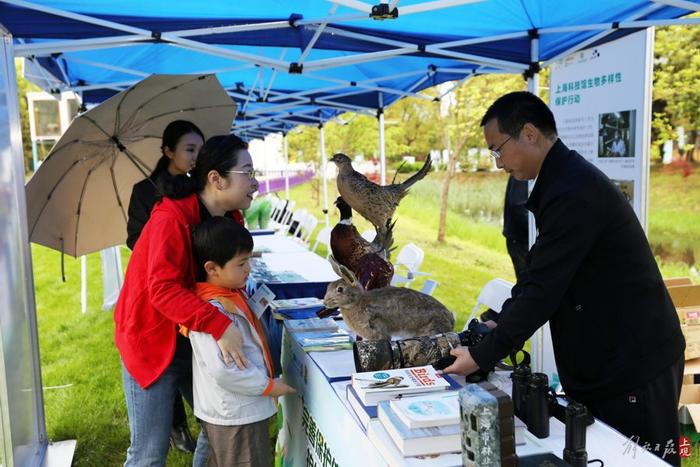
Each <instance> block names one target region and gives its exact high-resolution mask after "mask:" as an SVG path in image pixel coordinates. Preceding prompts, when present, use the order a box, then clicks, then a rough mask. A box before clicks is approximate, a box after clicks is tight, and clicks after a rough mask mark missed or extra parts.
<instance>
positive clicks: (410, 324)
mask: <svg viewBox="0 0 700 467" xmlns="http://www.w3.org/2000/svg"><path fill="white" fill-rule="evenodd" d="M329 261H330V262H331V265H332V266H333V269H334V270H335V272H336V273H337V274H338V275H339V276H340V277H341V279H339V280H337V281H335V282H331V283H330V284H328V289H327V290H326V296H325V297H323V303H324V305H326V306H327V307H328V308H335V307H338V308H340V311H341V312H342V313H343V320H344V321H345V322H346V323H347V324H348V326H349V327H350V329H352V330H353V331H354V332H355V333H356V334H357V335H359V336H361V337H363V338H365V339H390V338H391V336H392V335H396V336H399V335H400V336H401V337H414V336H428V335H433V334H438V333H442V332H449V331H453V330H454V325H455V317H454V315H453V314H452V312H451V311H450V310H448V309H447V308H445V306H444V305H443V304H442V303H440V302H439V301H437V300H436V299H434V298H433V297H431V296H430V295H426V294H423V293H421V292H419V291H417V290H412V289H408V288H403V287H383V288H380V289H373V290H367V291H365V290H364V289H363V288H362V285H360V283H359V282H358V280H357V278H356V277H355V275H354V274H353V273H352V271H350V270H349V269H348V268H346V267H345V266H343V265H341V264H339V263H338V262H337V261H336V260H335V258H333V256H332V255H331V256H330V257H329Z"/></svg>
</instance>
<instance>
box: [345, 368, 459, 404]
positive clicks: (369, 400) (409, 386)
mask: <svg viewBox="0 0 700 467" xmlns="http://www.w3.org/2000/svg"><path fill="white" fill-rule="evenodd" d="M352 386H353V388H355V391H356V392H357V395H358V396H359V397H360V400H361V401H362V402H363V403H364V404H366V405H373V404H376V403H377V402H379V401H383V400H388V399H391V398H393V397H395V396H397V395H399V394H410V393H417V392H430V391H440V390H445V389H447V388H449V387H450V383H449V382H448V381H447V380H446V379H445V378H443V377H442V376H440V375H438V374H437V373H436V372H435V369H434V368H433V367H432V365H427V366H419V367H413V368H398V369H392V370H381V371H366V372H363V373H355V374H353V375H352Z"/></svg>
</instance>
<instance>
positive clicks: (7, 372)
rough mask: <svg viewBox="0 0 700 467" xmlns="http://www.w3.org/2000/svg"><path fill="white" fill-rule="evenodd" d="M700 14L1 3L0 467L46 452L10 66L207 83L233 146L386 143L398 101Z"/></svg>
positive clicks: (444, 1)
mask: <svg viewBox="0 0 700 467" xmlns="http://www.w3.org/2000/svg"><path fill="white" fill-rule="evenodd" d="M375 1H379V0H375ZM694 11H700V2H699V1H698V0H692V1H689V0H621V1H618V2H609V1H607V0H588V1H586V2H578V1H574V0H529V1H528V0H525V1H512V0H484V1H475V0H435V1H427V0H401V1H399V0H383V1H382V3H378V4H376V5H373V4H370V3H367V2H365V1H359V0H331V1H325V0H295V1H293V2H292V1H284V0H257V1H255V2H229V1H223V0H212V1H209V2H207V3H206V5H202V4H197V3H196V2H190V1H181V0H178V1H170V2H164V1H148V2H144V1H143V0H139V1H137V0H121V1H119V2H113V1H111V0H93V1H82V2H75V1H59V0H57V1H51V0H36V1H34V2H26V1H21V0H0V27H1V28H2V34H3V39H4V40H3V41H2V42H1V43H0V52H1V53H0V57H2V60H0V141H2V144H0V156H1V157H0V167H2V171H0V206H2V208H0V218H1V222H0V225H1V226H2V227H3V235H0V265H2V268H0V286H2V287H3V290H4V292H3V294H0V322H2V327H1V329H2V331H0V337H2V341H3V346H2V347H0V352H2V350H1V349H3V348H4V349H10V348H11V349H12V355H11V356H10V355H7V354H5V353H0V357H1V358H0V371H2V373H3V376H4V378H3V379H2V383H0V401H2V405H0V423H2V431H3V433H4V437H5V439H4V441H5V442H4V443H3V444H2V447H0V462H2V460H3V459H4V461H5V463H6V464H7V465H39V464H40V463H41V462H42V460H43V459H44V458H45V457H46V452H47V441H46V433H45V427H44V425H45V423H44V415H43V398H42V395H41V378H40V371H39V365H38V358H37V352H38V350H37V349H38V345H37V333H36V316H35V310H34V302H33V296H34V295H33V285H32V272H31V261H30V257H29V249H28V240H27V227H26V215H25V212H26V208H25V199H24V190H23V188H24V178H23V167H22V162H21V161H22V157H21V144H20V141H19V139H20V137H19V135H20V130H19V117H18V107H17V101H16V96H17V94H16V82H15V76H14V67H13V58H14V57H25V58H27V59H29V61H30V65H31V66H30V67H29V69H30V71H31V74H32V79H33V80H34V81H35V82H37V83H38V84H39V85H40V86H41V87H42V88H44V89H46V90H48V91H53V92H56V91H63V90H73V91H76V92H77V93H78V94H79V95H81V96H82V99H83V101H84V102H85V103H98V102H101V101H102V100H104V99H106V98H107V97H109V96H110V95H112V94H114V93H115V92H118V91H120V90H122V89H124V88H126V87H128V86H129V85H131V84H133V83H134V82H136V81H138V80H140V79H141V78H143V77H145V76H147V75H149V74H151V73H216V74H217V76H218V78H219V80H220V81H221V83H222V84H223V85H224V87H225V88H226V89H227V91H228V93H229V95H230V96H231V98H232V99H234V100H236V102H237V103H238V116H237V118H236V121H235V124H234V128H233V130H234V131H235V132H236V133H238V134H240V135H241V136H243V137H247V138H254V137H263V136H264V135H266V134H268V133H271V132H282V133H285V132H287V131H289V130H290V129H291V128H293V127H294V126H297V125H300V124H312V125H318V126H320V127H322V125H323V123H324V122H327V121H328V120H330V119H332V118H334V117H336V116H337V115H338V114H339V113H341V112H345V111H355V112H360V113H368V114H373V115H375V114H376V115H377V116H378V120H379V125H380V140H382V139H383V131H382V129H383V113H382V110H383V109H384V108H385V107H387V106H389V105H391V104H392V103H393V102H395V101H396V100H398V99H400V98H402V97H406V96H414V97H418V98H427V99H430V98H429V97H426V96H424V95H422V94H420V91H421V90H423V89H425V88H428V87H431V86H434V85H436V84H439V83H442V82H446V81H456V82H457V83H460V82H462V81H464V80H466V79H468V78H469V77H471V76H474V75H478V74H484V73H499V72H500V73H503V72H507V73H524V75H525V76H526V77H527V78H528V79H529V83H530V84H529V86H530V89H531V90H532V91H535V92H536V90H537V76H538V74H537V73H538V71H539V69H540V67H542V66H546V65H547V64H549V63H551V62H553V61H556V60H558V59H560V58H562V57H564V56H566V55H568V54H570V53H571V52H573V51H575V50H578V49H581V48H584V47H588V46H591V45H595V44H598V43H601V42H605V41H608V40H612V39H615V38H617V37H619V36H621V35H624V34H627V33H630V32H633V31H635V30H638V29H640V28H646V27H649V26H653V25H667V24H697V23H698V22H700V19H698V18H682V17H683V16H685V15H687V14H688V13H691V12H694ZM322 136H323V133H322V129H321V137H322ZM382 146H383V145H382V144H380V151H383V147H382ZM380 154H382V156H383V152H380ZM324 160H325V157H324ZM28 387H29V388H32V389H33V390H31V391H25V390H24V388H28Z"/></svg>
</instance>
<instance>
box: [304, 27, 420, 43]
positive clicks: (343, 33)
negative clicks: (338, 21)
mask: <svg viewBox="0 0 700 467" xmlns="http://www.w3.org/2000/svg"><path fill="white" fill-rule="evenodd" d="M310 27H311V28H313V27H315V26H310ZM326 32H327V33H329V34H333V35H334V36H342V37H348V38H350V39H357V40H360V41H364V42H371V43H374V44H382V45H383V46H385V47H386V46H387V45H391V46H394V47H415V48H418V44H413V43H411V42H405V41H397V40H394V39H384V38H382V37H377V36H370V35H369V34H361V33H357V32H350V31H346V30H344V29H339V28H334V27H332V26H330V27H326Z"/></svg>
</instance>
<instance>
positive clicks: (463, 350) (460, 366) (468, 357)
mask: <svg viewBox="0 0 700 467" xmlns="http://www.w3.org/2000/svg"><path fill="white" fill-rule="evenodd" d="M450 355H452V356H453V357H457V360H455V362H454V363H453V364H452V365H450V366H448V367H447V368H445V369H444V370H442V371H443V372H444V373H456V374H458V375H462V376H467V375H471V374H472V373H474V372H475V371H477V370H478V369H479V365H477V364H476V362H475V361H474V359H473V358H472V354H470V353H469V349H468V348H467V347H457V348H455V349H452V350H450Z"/></svg>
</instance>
